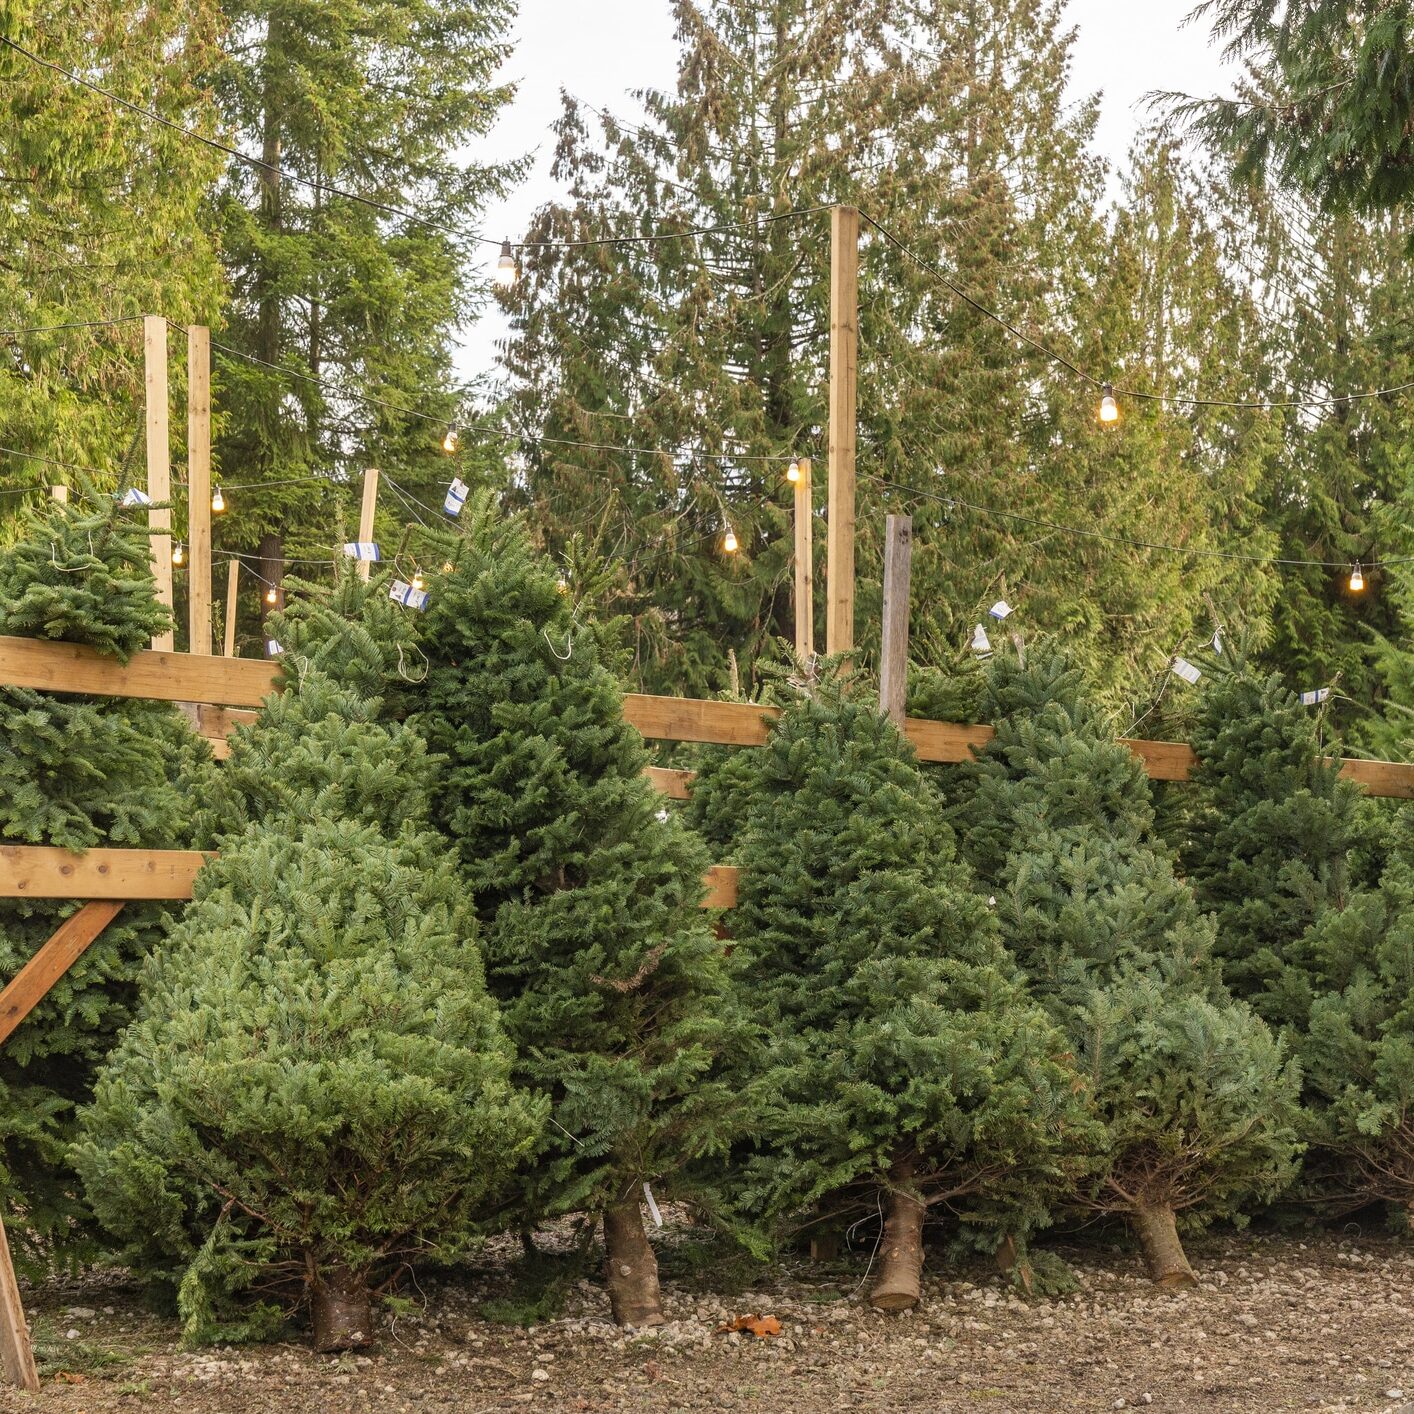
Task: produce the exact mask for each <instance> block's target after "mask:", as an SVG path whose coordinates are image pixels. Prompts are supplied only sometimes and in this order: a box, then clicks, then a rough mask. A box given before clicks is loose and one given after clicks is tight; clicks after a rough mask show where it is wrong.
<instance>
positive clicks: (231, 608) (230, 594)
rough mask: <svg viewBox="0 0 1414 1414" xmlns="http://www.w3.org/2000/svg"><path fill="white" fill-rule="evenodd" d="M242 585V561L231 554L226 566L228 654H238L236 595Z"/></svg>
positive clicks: (233, 655) (228, 655) (231, 655)
mask: <svg viewBox="0 0 1414 1414" xmlns="http://www.w3.org/2000/svg"><path fill="white" fill-rule="evenodd" d="M240 587H241V562H240V561H239V560H238V559H237V558H236V557H235V556H234V555H232V556H231V562H230V564H228V565H227V566H226V645H225V646H226V656H227V657H228V658H234V657H235V656H236V596H237V594H238V593H239V592H240Z"/></svg>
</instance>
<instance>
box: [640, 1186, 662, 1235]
mask: <svg viewBox="0 0 1414 1414" xmlns="http://www.w3.org/2000/svg"><path fill="white" fill-rule="evenodd" d="M643 1197H644V1200H645V1201H646V1202H647V1204H648V1214H649V1216H650V1217H651V1218H652V1219H653V1221H654V1222H655V1223H657V1225H658V1226H659V1227H662V1226H663V1215H662V1213H660V1212H659V1211H658V1204H657V1203H656V1202H655V1201H654V1199H653V1190H652V1189H651V1188H650V1187H649V1186H648V1185H647V1184H646V1183H645V1184H644V1185H643Z"/></svg>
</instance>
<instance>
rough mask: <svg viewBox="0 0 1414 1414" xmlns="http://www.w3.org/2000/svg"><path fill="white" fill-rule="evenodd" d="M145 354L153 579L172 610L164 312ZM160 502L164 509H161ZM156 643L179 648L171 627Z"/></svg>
mask: <svg viewBox="0 0 1414 1414" xmlns="http://www.w3.org/2000/svg"><path fill="white" fill-rule="evenodd" d="M142 356H143V365H144V374H145V377H144V387H145V390H146V394H147V494H148V495H149V496H150V497H152V500H153V502H154V505H153V507H152V509H151V510H149V511H148V513H147V524H148V527H149V529H151V530H152V531H154V532H156V533H155V534H154V535H153V536H152V559H153V569H152V574H153V578H154V579H155V580H156V581H157V598H158V601H159V602H160V603H163V604H165V605H166V606H167V607H168V608H169V609H170V608H171V607H172V605H173V602H174V601H173V599H172V535H171V531H172V512H171V509H170V503H171V500H172V451H171V445H170V440H169V437H170V434H169V428H168V409H167V321H166V320H165V319H163V318H162V316H161V315H160V314H147V315H144V316H143V320H142ZM157 502H161V503H162V509H161V510H158V509H157V505H156V503H157ZM152 646H153V647H154V648H155V649H157V650H158V651H159V652H160V651H163V650H165V651H168V652H170V651H171V650H172V649H173V648H175V647H176V634H175V632H174V630H172V629H169V630H168V631H167V632H166V633H159V634H155V635H154V636H153V639H152Z"/></svg>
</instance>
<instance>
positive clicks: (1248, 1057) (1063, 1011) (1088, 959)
mask: <svg viewBox="0 0 1414 1414" xmlns="http://www.w3.org/2000/svg"><path fill="white" fill-rule="evenodd" d="M984 715H985V717H986V718H987V719H988V720H990V721H991V722H992V724H993V726H994V727H995V729H996V736H995V737H994V738H993V740H992V741H991V742H989V743H988V745H987V746H986V747H985V748H984V749H983V751H982V752H981V753H980V754H979V755H978V757H977V759H976V761H975V762H974V763H972V764H970V765H968V766H965V767H963V768H962V770H961V771H960V773H959V777H960V787H961V789H960V790H959V792H958V799H957V800H956V802H955V804H954V806H953V811H954V815H955V818H956V819H957V820H958V822H959V825H960V828H963V829H965V832H966V833H965V835H964V840H965V853H966V854H967V855H968V857H969V858H970V860H971V861H972V862H973V864H974V865H975V867H976V869H977V872H978V876H979V878H980V879H981V881H982V883H983V885H984V886H985V887H986V888H988V889H990V890H992V891H993V893H994V896H995V897H996V899H997V911H998V915H999V917H1000V919H1001V925H1002V936H1003V940H1004V941H1005V943H1006V944H1007V946H1008V947H1009V948H1010V949H1011V950H1012V952H1013V953H1014V954H1015V956H1016V958H1017V960H1018V961H1019V962H1020V964H1021V966H1022V967H1023V969H1024V970H1025V971H1026V973H1027V974H1028V975H1029V977H1030V979H1031V985H1032V988H1033V990H1034V992H1035V995H1036V996H1037V997H1038V998H1040V999H1041V1000H1042V1001H1044V1002H1045V1003H1046V1005H1047V1007H1048V1009H1049V1010H1050V1012H1051V1014H1052V1016H1053V1017H1054V1018H1055V1020H1056V1021H1057V1022H1058V1023H1059V1024H1060V1025H1062V1026H1063V1027H1065V1028H1066V1030H1067V1032H1068V1033H1069V1035H1070V1038H1071V1045H1072V1048H1073V1050H1074V1052H1075V1055H1076V1057H1077V1063H1078V1065H1079V1068H1080V1070H1081V1072H1082V1074H1084V1075H1086V1076H1087V1079H1088V1090H1087V1097H1088V1099H1089V1102H1090V1105H1091V1107H1092V1113H1093V1114H1094V1116H1095V1117H1096V1118H1097V1119H1098V1120H1099V1121H1100V1123H1101V1124H1102V1125H1103V1126H1104V1130H1105V1133H1106V1142H1105V1158H1104V1163H1103V1165H1102V1166H1101V1168H1100V1170H1099V1173H1098V1175H1097V1176H1096V1177H1095V1178H1094V1179H1093V1180H1092V1182H1091V1183H1090V1184H1089V1186H1088V1187H1087V1188H1086V1189H1085V1190H1084V1191H1082V1193H1081V1194H1079V1195H1078V1196H1079V1198H1080V1201H1081V1204H1082V1206H1088V1207H1091V1208H1094V1209H1096V1210H1098V1211H1101V1212H1108V1213H1115V1214H1119V1215H1122V1216H1123V1217H1124V1218H1125V1220H1126V1221H1127V1222H1128V1223H1129V1224H1130V1226H1131V1227H1132V1228H1133V1229H1134V1231H1135V1232H1136V1234H1137V1235H1138V1237H1139V1238H1140V1240H1141V1242H1142V1244H1143V1247H1144V1251H1145V1255H1146V1257H1147V1259H1148V1263H1149V1268H1150V1272H1151V1274H1152V1276H1153V1277H1154V1279H1155V1280H1156V1281H1159V1282H1161V1283H1163V1284H1165V1285H1191V1284H1193V1283H1194V1281H1195V1278H1194V1276H1193V1272H1192V1269H1191V1267H1190V1266H1189V1264H1188V1260H1187V1258H1186V1256H1185V1254H1184V1251H1183V1247H1182V1245H1181V1242H1180V1239H1179V1235H1178V1228H1177V1224H1178V1222H1179V1221H1182V1222H1183V1223H1184V1224H1185V1226H1188V1227H1190V1228H1200V1227H1202V1226H1204V1225H1205V1224H1207V1223H1210V1222H1213V1221H1214V1220H1216V1219H1219V1218H1225V1217H1238V1216H1240V1215H1241V1213H1242V1211H1243V1209H1244V1207H1246V1206H1250V1205H1251V1204H1252V1203H1253V1202H1260V1201H1263V1200H1266V1199H1269V1198H1270V1197H1272V1196H1273V1195H1274V1194H1276V1193H1277V1192H1279V1191H1280V1190H1281V1188H1282V1187H1283V1186H1285V1184H1286V1183H1287V1182H1289V1180H1290V1178H1291V1176H1292V1173H1293V1170H1294V1160H1295V1156H1296V1154H1297V1152H1298V1151H1299V1146H1298V1144H1297V1141H1296V1130H1295V1126H1296V1120H1297V1104H1296V1102H1297V1089H1298V1075H1297V1071H1296V1067H1295V1065H1294V1064H1293V1063H1292V1062H1290V1061H1289V1060H1288V1059H1287V1058H1286V1056H1285V1054H1284V1050H1283V1046H1282V1044H1281V1043H1280V1042H1278V1041H1277V1040H1275V1039H1274V1038H1273V1036H1272V1034H1271V1032H1270V1031H1269V1030H1268V1029H1267V1027H1266V1026H1265V1025H1264V1024H1263V1022H1262V1021H1261V1020H1260V1019H1259V1018H1258V1017H1257V1016H1256V1015H1254V1014H1253V1013H1252V1012H1251V1011H1250V1010H1249V1009H1248V1008H1247V1007H1246V1006H1245V1005H1244V1004H1242V1003H1238V1002H1234V1001H1232V1000H1231V998H1230V997H1229V996H1228V995H1227V993H1226V992H1225V991H1224V990H1223V988H1222V986H1221V984H1220V983H1219V982H1218V981H1217V980H1216V976H1215V968H1214V966H1213V964H1212V960H1211V953H1212V946H1213V924H1212V920H1211V919H1210V918H1208V917H1206V916H1204V915H1202V914H1200V913H1199V911H1198V907H1197V904H1196V902H1195V900H1194V897H1193V894H1192V892H1191V890H1190V889H1189V888H1188V887H1187V886H1186V885H1185V884H1183V883H1182V882H1180V881H1179V880H1178V879H1177V878H1175V876H1174V872H1173V861H1172V858H1171V856H1170V855H1169V854H1168V853H1167V851H1166V850H1165V849H1164V848H1163V846H1162V845H1161V844H1160V843H1159V841H1158V840H1157V839H1156V838H1155V836H1154V834H1153V828H1152V827H1153V811H1152V807H1151V805H1150V802H1149V797H1148V787H1147V782H1146V780H1145V777H1144V773H1143V768H1142V767H1141V766H1140V765H1139V763H1138V761H1137V760H1136V758H1135V757H1134V756H1133V755H1132V754H1131V753H1130V752H1129V750H1128V749H1127V748H1126V747H1124V746H1123V745H1121V744H1119V743H1117V742H1115V741H1114V740H1113V738H1112V737H1111V736H1110V735H1109V732H1108V729H1107V728H1106V726H1105V725H1104V723H1103V721H1102V720H1101V719H1100V717H1099V715H1098V714H1097V713H1096V712H1095V710H1094V708H1093V707H1092V706H1090V705H1089V704H1088V703H1087V701H1086V700H1085V698H1084V697H1083V695H1082V691H1081V686H1080V674H1079V673H1078V672H1077V671H1076V670H1074V669H1072V668H1069V667H1067V666H1066V665H1065V664H1064V662H1063V661H1062V660H1061V659H1059V658H1058V657H1055V656H1052V655H1046V654H1041V655H1038V656H1036V658H1035V660H1034V661H1033V662H1031V663H1029V664H1026V665H1022V664H1021V663H1020V662H1018V660H1017V657H1016V655H1013V654H1010V653H1007V654H998V655H997V657H996V658H995V659H994V660H993V663H992V665H991V670H990V674H989V683H988V692H987V704H986V710H985V714H984Z"/></svg>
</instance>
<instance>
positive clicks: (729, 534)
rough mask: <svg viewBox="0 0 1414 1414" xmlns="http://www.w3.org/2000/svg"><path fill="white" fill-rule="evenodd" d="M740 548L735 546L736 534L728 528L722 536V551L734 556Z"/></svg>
mask: <svg viewBox="0 0 1414 1414" xmlns="http://www.w3.org/2000/svg"><path fill="white" fill-rule="evenodd" d="M739 548H740V547H739V546H738V545H737V539H736V532H735V531H734V530H733V529H732V528H731V526H728V527H727V529H726V533H725V534H724V535H723V536H722V549H723V550H725V551H726V552H727V554H729V555H735V554H736V552H737V550H738V549H739Z"/></svg>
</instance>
